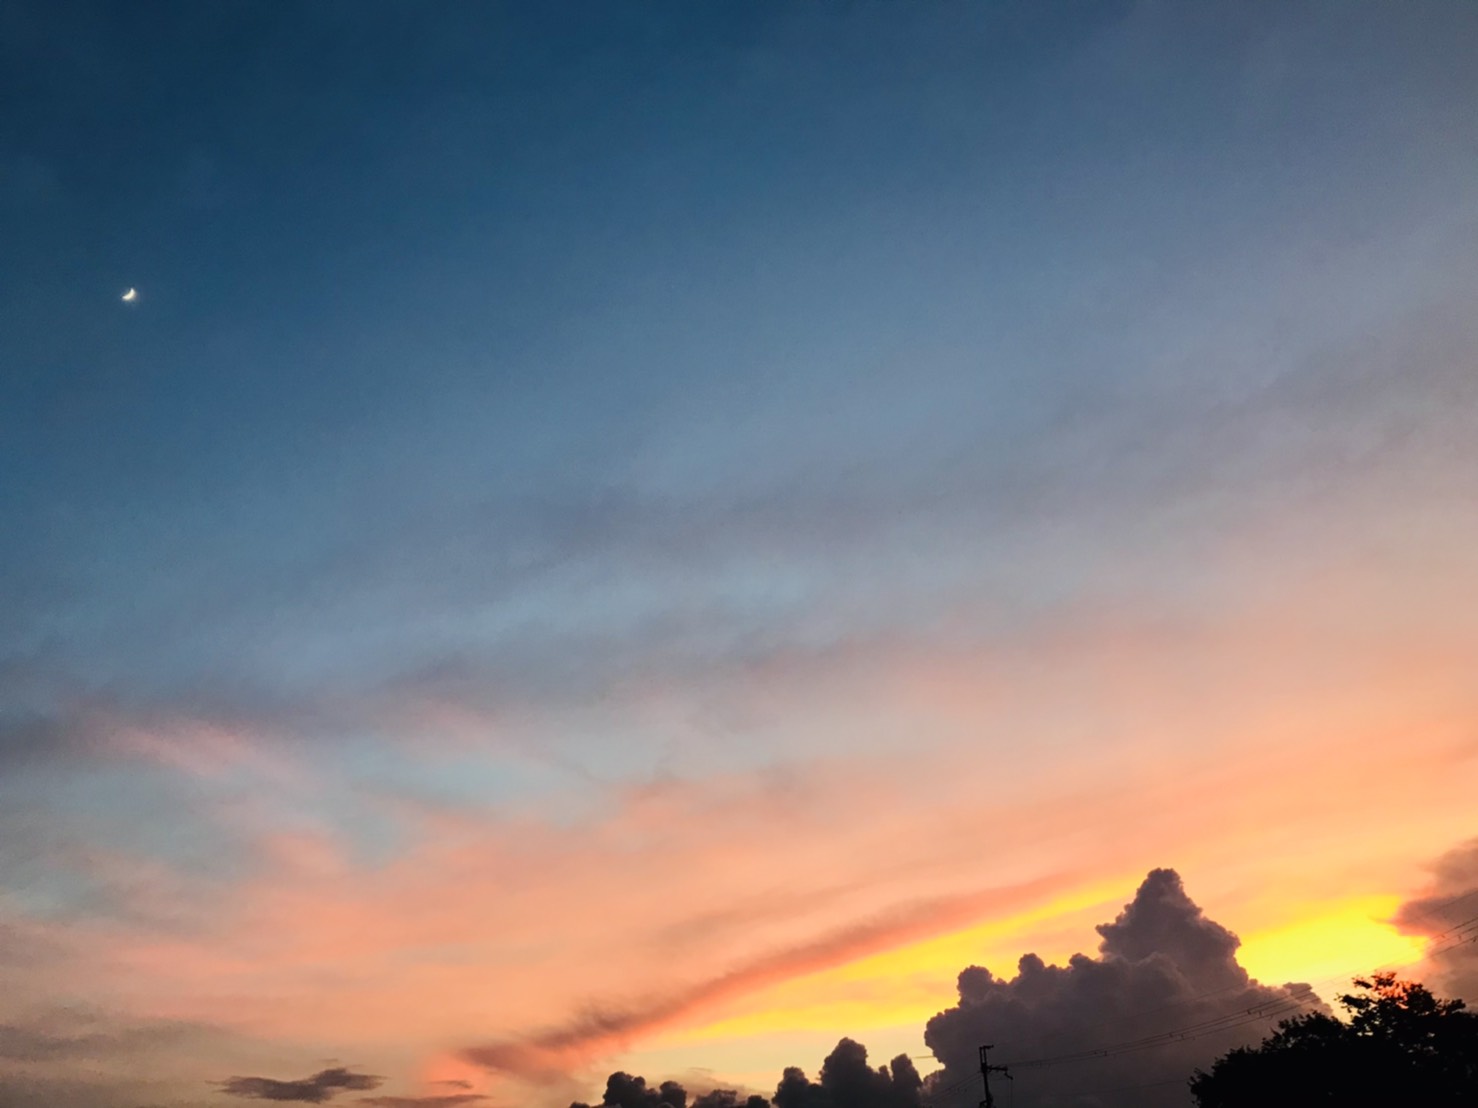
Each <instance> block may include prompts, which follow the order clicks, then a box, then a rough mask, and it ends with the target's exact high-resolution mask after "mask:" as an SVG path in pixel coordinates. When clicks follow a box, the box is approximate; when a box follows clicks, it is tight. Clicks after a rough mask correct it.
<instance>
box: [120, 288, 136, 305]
mask: <svg viewBox="0 0 1478 1108" xmlns="http://www.w3.org/2000/svg"><path fill="white" fill-rule="evenodd" d="M138 298H139V290H138V289H129V290H128V291H127V292H125V293H124V294H123V302H124V303H125V304H132V303H133V302H134V301H135V300H137V299H138Z"/></svg>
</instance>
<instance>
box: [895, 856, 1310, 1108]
mask: <svg viewBox="0 0 1478 1108" xmlns="http://www.w3.org/2000/svg"><path fill="white" fill-rule="evenodd" d="M1098 933H1099V934H1100V935H1101V936H1102V942H1101V943H1100V945H1099V956H1098V957H1097V958H1091V957H1088V956H1086V955H1083V954H1075V955H1073V957H1072V958H1071V959H1069V961H1068V964H1067V965H1066V966H1049V965H1046V964H1044V963H1043V961H1042V959H1040V958H1039V957H1037V956H1036V955H1035V954H1027V955H1024V956H1023V957H1022V958H1021V960H1020V962H1019V963H1018V966H1017V973H1016V976H1015V977H1013V978H1011V979H1009V980H1008V979H1004V978H1000V977H997V976H995V975H994V974H993V973H991V972H990V970H988V969H985V968H983V967H980V966H971V967H969V968H968V969H966V970H964V971H963V972H962V973H961V974H960V976H959V996H960V999H959V1003H958V1004H957V1005H956V1006H954V1007H952V1008H950V1009H948V1010H946V1011H943V1012H940V1013H939V1014H938V1015H936V1016H935V1017H934V1018H933V1019H931V1020H930V1021H929V1023H928V1026H927V1028H926V1029H925V1032H924V1040H925V1042H926V1043H927V1044H928V1046H929V1048H930V1049H931V1050H932V1051H933V1052H934V1055H935V1057H936V1058H938V1059H939V1061H940V1062H941V1063H942V1064H943V1065H944V1072H943V1074H942V1075H941V1076H940V1077H939V1078H937V1079H936V1080H935V1081H934V1082H932V1083H931V1085H932V1087H933V1088H935V1089H936V1090H938V1093H937V1095H936V1097H935V1101H936V1103H953V1102H954V1100H958V1101H959V1103H961V1104H963V1103H964V1102H965V1101H967V1100H969V1099H971V1098H973V1097H976V1096H977V1095H978V1092H979V1053H978V1052H979V1048H980V1047H981V1046H982V1045H992V1046H993V1047H994V1051H995V1052H994V1054H993V1055H992V1056H991V1060H992V1062H1000V1063H1006V1064H1008V1065H1011V1064H1012V1063H1015V1065H1013V1066H1012V1068H1013V1070H1014V1071H1015V1072H1014V1075H1013V1081H1014V1088H1013V1093H1014V1096H1015V1097H1016V1099H1017V1101H1018V1102H1019V1103H1020V1104H1022V1105H1023V1106H1024V1108H1033V1106H1038V1105H1042V1106H1045V1105H1050V1104H1059V1103H1062V1104H1066V1103H1069V1101H1068V1100H1063V1099H1060V1098H1062V1097H1068V1096H1071V1097H1072V1098H1073V1099H1072V1100H1071V1101H1070V1103H1072V1104H1074V1105H1082V1106H1084V1108H1088V1106H1103V1108H1110V1106H1118V1105H1123V1106H1125V1108H1128V1106H1130V1105H1133V1106H1136V1108H1158V1106H1160V1105H1166V1106H1170V1105H1181V1104H1184V1103H1185V1096H1186V1094H1185V1088H1184V1083H1185V1081H1186V1079H1187V1078H1188V1076H1189V1074H1190V1073H1191V1072H1192V1071H1193V1070H1194V1069H1195V1068H1196V1067H1197V1066H1202V1065H1205V1064H1206V1063H1208V1062H1209V1061H1210V1060H1211V1059H1213V1058H1215V1057H1216V1056H1217V1055H1219V1054H1221V1053H1223V1052H1224V1051H1226V1050H1228V1049H1230V1048H1232V1047H1234V1046H1238V1045H1242V1044H1244V1043H1247V1042H1250V1041H1255V1040H1256V1039H1258V1038H1259V1037H1261V1036H1262V1035H1263V1034H1264V1033H1266V1031H1267V1030H1268V1027H1269V1021H1270V1020H1271V1019H1273V1018H1275V1017H1279V1016H1288V1015H1293V1014H1296V1013H1297V1012H1298V1011H1300V1010H1304V1009H1305V1008H1306V1007H1311V1006H1315V1005H1316V1004H1317V1000H1316V998H1314V996H1313V994H1312V993H1311V992H1310V991H1309V990H1308V988H1307V986H1298V985H1285V986H1283V987H1281V988H1270V987H1267V986H1264V985H1260V984H1258V983H1257V982H1256V981H1253V980H1251V979H1250V978H1249V977H1248V975H1247V972H1246V971H1245V970H1244V969H1243V968H1242V967H1241V966H1240V965H1239V964H1238V963H1237V958H1236V952H1237V947H1238V945H1239V940H1238V938H1237V936H1236V935H1234V934H1232V932H1230V931H1228V930H1227V929H1226V928H1225V927H1222V926H1221V925H1220V924H1218V923H1215V922H1213V921H1212V920H1209V919H1207V918H1206V917H1205V915H1204V914H1203V913H1202V911H1201V909H1200V908H1199V907H1197V906H1196V904H1195V903H1193V902H1192V901H1191V899H1190V898H1189V897H1188V896H1187V895H1186V893H1185V890H1184V888H1183V886H1182V884H1181V880H1180V877H1179V876H1178V875H1177V874H1176V873H1175V871H1173V870H1168V869H1157V870H1154V871H1153V872H1151V873H1150V874H1149V876H1148V877H1146V878H1145V880H1144V883H1143V884H1142V885H1140V887H1139V891H1138V892H1137V893H1136V894H1135V896H1134V900H1133V901H1132V902H1131V903H1129V904H1128V905H1126V906H1125V908H1124V910H1123V911H1122V912H1121V913H1120V914H1119V916H1118V918H1117V919H1115V920H1114V921H1113V922H1112V923H1106V924H1102V925H1100V926H1099V927H1098ZM1126 1047H1129V1048H1128V1049H1126ZM1047 1059H1063V1061H1062V1062H1060V1063H1057V1064H1043V1062H1044V1060H1047ZM951 1097H953V1099H950V1098H951Z"/></svg>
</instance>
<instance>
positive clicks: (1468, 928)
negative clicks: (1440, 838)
mask: <svg viewBox="0 0 1478 1108" xmlns="http://www.w3.org/2000/svg"><path fill="white" fill-rule="evenodd" d="M1432 877H1433V880H1432V885H1431V888H1430V890H1429V891H1428V892H1427V893H1426V894H1425V895H1423V896H1420V897H1417V898H1415V899H1413V900H1409V901H1407V902H1406V903H1405V904H1403V905H1402V906H1401V908H1400V909H1399V910H1398V911H1397V912H1396V923H1397V925H1398V926H1400V927H1401V928H1402V929H1403V930H1405V931H1409V932H1412V933H1415V934H1419V935H1429V936H1431V942H1430V945H1429V948H1428V950H1429V952H1428V956H1427V958H1428V961H1429V962H1430V963H1431V966H1432V970H1433V971H1434V972H1432V973H1431V974H1430V975H1429V978H1428V980H1427V982H1426V983H1427V984H1428V985H1430V986H1431V987H1432V990H1433V991H1434V992H1436V993H1438V994H1440V995H1445V996H1456V997H1461V998H1462V999H1464V1000H1466V1001H1467V1002H1468V1004H1469V1005H1471V1006H1475V1007H1478V839H1472V840H1470V841H1468V842H1466V843H1464V844H1462V845H1461V846H1458V847H1455V848H1453V849H1452V850H1450V851H1448V852H1447V853H1446V854H1444V855H1443V856H1442V857H1441V858H1439V859H1438V860H1437V864H1436V865H1435V866H1434V867H1433V874H1432Z"/></svg>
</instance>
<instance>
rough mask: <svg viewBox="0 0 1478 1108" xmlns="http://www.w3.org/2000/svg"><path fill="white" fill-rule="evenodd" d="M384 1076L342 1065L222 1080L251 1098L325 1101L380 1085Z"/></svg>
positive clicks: (223, 1088) (224, 1087)
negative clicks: (304, 1073)
mask: <svg viewBox="0 0 1478 1108" xmlns="http://www.w3.org/2000/svg"><path fill="white" fill-rule="evenodd" d="M381 1080H382V1079H381V1078H379V1077H376V1076H374V1075H373V1074H368V1073H355V1072H354V1071H353V1070H349V1069H345V1068H344V1067H343V1066H335V1067H333V1068H331V1069H326V1070H319V1071H318V1072H317V1073H315V1074H314V1075H313V1076H312V1077H304V1078H300V1079H298V1080H296V1081H278V1080H276V1079H275V1078H271V1077H232V1078H228V1079H227V1080H226V1081H224V1082H223V1083H222V1084H221V1091H222V1092H223V1093H228V1094H229V1095H231V1096H239V1097H246V1098H249V1099H252V1100H286V1101H296V1102H300V1103H303V1104H322V1103H323V1102H324V1101H326V1100H331V1099H332V1098H333V1097H335V1096H337V1095H338V1094H339V1093H341V1092H343V1091H345V1090H346V1089H360V1090H366V1089H377V1088H379V1086H380V1082H381Z"/></svg>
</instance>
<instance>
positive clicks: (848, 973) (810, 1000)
mask: <svg viewBox="0 0 1478 1108" xmlns="http://www.w3.org/2000/svg"><path fill="white" fill-rule="evenodd" d="M1134 884H1135V882H1134V880H1133V879H1132V878H1125V877H1124V876H1122V875H1121V876H1119V877H1116V878H1110V879H1108V880H1105V881H1100V882H1095V883H1094V884H1093V885H1090V886H1088V887H1086V888H1083V889H1078V890H1075V891H1073V892H1071V893H1066V894H1063V895H1061V896H1058V897H1054V898H1052V899H1050V900H1047V901H1044V902H1043V903H1042V904H1040V905H1038V906H1037V907H1035V908H1030V909H1028V910H1026V911H1023V912H1017V913H1015V914H1013V915H1009V916H1003V917H1001V918H999V919H993V920H988V921H986V922H984V923H979V924H975V925H974V926H971V927H967V928H964V929H962V930H959V931H953V932H950V933H947V934H944V935H937V936H934V937H931V938H928V939H922V940H920V941H918V942H913V943H907V944H905V945H903V946H899V947H896V948H894V949H892V950H885V951H880V952H878V953H876V954H870V955H868V956H866V957H863V958H858V959H855V960H854V961H851V962H847V963H845V964H844V965H840V966H835V967H832V968H831V969H826V970H821V971H818V972H816V973H811V974H806V975H805V976H803V977H796V978H792V979H791V980H789V981H785V982H781V983H779V984H777V985H773V986H771V987H770V988H767V989H764V990H762V991H760V992H759V993H756V994H754V995H753V996H750V997H746V998H744V1000H743V1001H741V1002H738V1003H736V1004H734V1005H732V1006H729V1007H728V1008H726V1009H725V1010H724V1011H723V1012H721V1013H719V1018H717V1019H715V1020H711V1021H709V1022H707V1023H704V1024H701V1025H698V1026H694V1027H687V1028H680V1029H674V1030H673V1031H672V1032H670V1033H669V1034H668V1035H666V1036H664V1042H666V1043H667V1044H669V1045H672V1044H677V1043H689V1042H711V1041H714V1040H718V1039H731V1038H742V1037H749V1036H757V1035H766V1034H771V1033H774V1032H779V1031H798V1030H812V1031H824V1030H832V1029H835V1028H838V1027H846V1028H850V1029H852V1030H854V1031H866V1030H868V1029H870V1028H878V1027H897V1026H900V1025H904V1024H913V1025H922V1023H923V1021H924V1020H926V1019H928V1018H929V1017H930V1016H932V1015H934V1014H935V1013H936V1012H938V1011H940V1010H941V1009H943V1008H947V1007H949V1006H950V1005H951V1004H953V1003H954V1002H955V1000H956V996H955V977H956V976H957V975H958V974H959V972H960V970H962V969H963V968H964V967H965V966H967V965H971V964H976V965H979V964H985V965H987V966H988V967H990V968H991V969H992V970H993V971H994V972H995V973H997V974H1000V975H1003V976H1006V977H1010V976H1012V975H1013V974H1014V973H1015V971H1016V962H1017V959H1018V958H1019V957H1020V956H1021V954H1022V953H1023V952H1024V949H1033V950H1035V951H1036V953H1038V954H1040V955H1041V956H1042V957H1043V958H1044V959H1045V960H1047V961H1049V962H1051V961H1060V960H1062V959H1064V958H1065V957H1066V956H1067V955H1068V954H1070V953H1071V952H1072V951H1071V950H1069V949H1066V948H1064V949H1062V950H1057V949H1054V948H1052V947H1045V948H1044V947H1042V946H1041V945H1040V944H1037V945H1033V942H1034V939H1033V936H1041V935H1043V934H1044V933H1046V932H1057V931H1059V930H1066V931H1068V932H1070V933H1071V936H1072V939H1068V940H1066V941H1067V942H1068V943H1069V945H1071V943H1072V942H1073V941H1074V940H1076V941H1078V942H1079V944H1080V945H1081V940H1082V938H1083V935H1084V934H1085V933H1086V934H1087V935H1088V936H1092V934H1093V931H1092V926H1091V923H1092V922H1096V921H1097V919H1098V918H1099V917H1100V916H1101V915H1102V909H1103V907H1104V906H1105V905H1113V907H1114V909H1115V910H1117V907H1118V905H1119V904H1121V903H1122V902H1123V900H1124V889H1125V888H1131V889H1132V888H1133V887H1134ZM1111 914H1112V913H1111ZM1075 917H1083V921H1078V920H1076V919H1075ZM1068 921H1072V922H1073V924H1074V925H1073V926H1071V927H1068V928H1059V927H1058V926H1057V925H1059V924H1064V923H1066V922H1068ZM1044 924H1051V925H1053V926H1051V927H1044V926H1043V925H1044ZM1023 942H1026V943H1027V944H1028V945H1027V947H1025V948H1023V947H1022V945H1021V944H1022V943H1023ZM1089 945H1090V946H1091V945H1092V944H1089ZM1072 949H1077V947H1073V948H1072Z"/></svg>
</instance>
